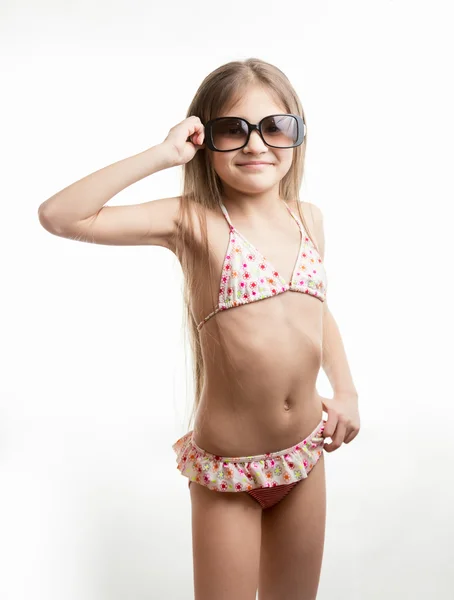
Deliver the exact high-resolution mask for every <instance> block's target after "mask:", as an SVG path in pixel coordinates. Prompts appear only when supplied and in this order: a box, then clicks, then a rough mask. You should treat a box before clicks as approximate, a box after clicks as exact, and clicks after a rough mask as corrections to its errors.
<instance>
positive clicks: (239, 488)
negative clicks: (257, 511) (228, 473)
mask: <svg viewBox="0 0 454 600" xmlns="http://www.w3.org/2000/svg"><path fill="white" fill-rule="evenodd" d="M235 490H236V491H237V492H241V490H242V487H241V483H235Z"/></svg>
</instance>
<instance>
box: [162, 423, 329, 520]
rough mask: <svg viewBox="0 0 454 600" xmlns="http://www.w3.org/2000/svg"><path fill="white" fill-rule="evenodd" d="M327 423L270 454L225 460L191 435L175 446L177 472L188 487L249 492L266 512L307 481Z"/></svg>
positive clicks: (320, 424)
mask: <svg viewBox="0 0 454 600" xmlns="http://www.w3.org/2000/svg"><path fill="white" fill-rule="evenodd" d="M324 428H325V421H324V420H323V417H322V419H321V420H320V422H319V424H318V425H317V427H316V428H315V429H314V431H312V433H310V434H309V435H308V436H307V437H305V438H304V439H303V440H301V442H299V443H298V444H295V445H294V446H291V447H290V448H285V450H279V451H276V452H270V453H267V454H259V455H256V456H237V457H226V456H218V455H216V454H210V453H209V452H206V451H205V450H203V449H202V448H200V447H199V446H197V444H196V443H195V442H194V431H193V430H191V431H188V432H187V433H186V434H185V435H184V436H183V437H181V438H180V439H179V440H178V441H177V442H175V444H173V445H172V448H173V449H174V451H175V453H176V455H177V457H176V460H177V469H178V470H179V471H180V472H181V474H182V475H184V476H185V477H188V479H189V482H188V486H190V485H191V483H198V484H199V485H203V486H205V487H207V488H209V489H210V490H213V491H216V492H247V493H248V494H249V495H250V496H252V497H253V498H254V499H255V500H256V501H257V502H258V503H259V504H260V505H261V507H262V508H263V509H266V508H270V507H271V506H274V505H275V504H277V503H278V502H279V501H280V500H282V498H284V497H285V496H286V495H287V494H288V493H289V492H290V491H291V490H292V489H293V487H295V485H296V484H297V483H299V482H300V481H302V480H303V479H306V477H307V476H308V475H309V473H310V471H311V470H312V469H313V468H314V466H315V465H316V464H317V462H318V460H319V459H320V456H321V455H322V451H323V444H324V438H323V436H322V432H323V430H324Z"/></svg>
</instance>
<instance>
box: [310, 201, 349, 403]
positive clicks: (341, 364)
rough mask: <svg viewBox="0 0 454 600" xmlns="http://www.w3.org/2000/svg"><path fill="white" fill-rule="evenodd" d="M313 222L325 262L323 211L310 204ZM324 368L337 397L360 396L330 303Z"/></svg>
mask: <svg viewBox="0 0 454 600" xmlns="http://www.w3.org/2000/svg"><path fill="white" fill-rule="evenodd" d="M308 212H310V215H311V220H312V222H313V225H314V231H315V239H316V242H317V246H318V250H319V254H320V258H321V259H322V261H324V260H325V231H324V227H323V214H322V211H321V210H320V209H319V208H318V206H316V205H315V204H312V203H311V204H309V211H308ZM322 368H323V370H324V371H325V373H326V375H327V377H328V379H329V382H330V384H331V387H332V388H333V392H334V394H335V395H342V394H345V395H349V396H353V397H354V396H356V397H357V396H358V393H357V391H356V388H355V384H354V383H353V378H352V374H351V372H350V367H349V366H348V361H347V356H346V354H345V348H344V344H343V342H342V338H341V334H340V331H339V327H338V325H337V323H336V320H335V318H334V317H333V315H332V313H331V311H330V309H329V308H328V303H327V301H326V299H325V301H324V302H323V344H322Z"/></svg>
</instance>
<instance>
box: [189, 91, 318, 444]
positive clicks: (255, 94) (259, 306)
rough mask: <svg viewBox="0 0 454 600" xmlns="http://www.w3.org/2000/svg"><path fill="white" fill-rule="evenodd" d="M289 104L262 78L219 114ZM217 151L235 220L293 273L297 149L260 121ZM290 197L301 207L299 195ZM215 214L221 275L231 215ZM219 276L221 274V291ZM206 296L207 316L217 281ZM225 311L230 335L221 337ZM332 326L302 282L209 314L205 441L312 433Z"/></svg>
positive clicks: (269, 440) (201, 310)
mask: <svg viewBox="0 0 454 600" xmlns="http://www.w3.org/2000/svg"><path fill="white" fill-rule="evenodd" d="M280 112H287V111H286V110H285V108H284V107H283V106H281V105H280V104H278V103H277V102H276V100H275V99H274V98H273V97H272V96H271V95H270V94H269V93H267V92H266V91H264V90H263V89H262V88H260V87H254V88H252V89H249V90H248V93H247V94H244V95H243V97H242V99H241V101H240V102H239V103H238V104H236V105H234V106H231V107H229V108H228V110H226V111H224V113H223V114H221V115H219V116H238V117H244V118H246V119H247V120H248V121H249V122H251V123H257V122H258V121H259V120H260V119H261V118H263V117H264V116H266V115H270V114H273V113H280ZM210 156H211V161H212V164H213V167H214V169H215V170H216V172H217V173H218V175H219V177H220V178H221V179H222V181H223V185H224V197H223V202H224V204H225V206H226V208H227V210H228V212H229V215H230V218H231V220H232V223H233V224H234V226H235V227H236V228H238V229H239V231H241V233H242V234H244V235H245V236H246V238H247V239H248V240H249V241H250V242H251V243H252V244H254V246H255V247H256V248H257V249H258V250H259V251H260V252H261V253H262V254H264V255H265V256H266V257H267V259H268V260H269V261H270V262H271V263H272V264H273V266H274V267H275V268H276V269H277V270H278V271H279V272H280V273H281V274H282V275H283V276H284V277H285V279H286V280H287V281H288V280H289V279H290V275H291V273H292V270H293V267H294V265H295V261H296V257H297V254H298V249H299V244H300V232H299V230H298V227H297V225H296V223H295V221H294V220H293V218H292V217H291V215H290V214H289V213H288V211H287V210H286V208H285V206H284V205H283V203H282V202H281V201H280V199H279V182H280V180H281V179H282V178H283V177H284V175H285V174H286V173H287V172H288V170H289V169H290V166H291V163H292V159H293V149H292V148H290V149H276V148H269V147H268V146H266V145H265V144H264V143H263V141H262V140H261V138H260V136H259V134H258V133H257V132H255V131H254V132H252V134H251V137H250V139H249V142H248V145H247V146H246V147H245V148H242V149H241V150H237V151H233V152H211V153H210ZM247 160H264V161H267V162H270V163H272V164H271V165H268V166H265V167H264V168H262V169H245V168H244V167H241V166H239V163H242V162H245V161H247ZM289 206H290V207H291V208H292V209H293V210H294V212H295V211H296V210H297V209H296V205H295V204H293V205H292V203H289ZM207 221H208V237H209V240H210V242H211V244H212V254H213V256H212V260H213V270H214V273H219V278H220V273H221V270H222V262H223V259H224V255H225V250H226V247H227V242H228V235H229V229H228V224H227V222H226V220H225V218H224V216H223V214H222V212H221V210H220V209H217V210H216V211H212V212H210V213H209V214H208V215H207ZM310 222H311V220H310V219H309V223H310ZM219 278H218V277H216V278H215V281H213V282H212V286H213V288H212V289H213V292H214V293H216V290H217V289H218V287H219ZM206 296H207V297H206V299H204V298H202V299H201V301H200V306H198V305H197V304H195V305H194V312H195V314H196V315H197V316H198V317H200V320H201V319H202V318H203V317H204V316H206V315H207V314H208V313H209V312H211V310H210V309H209V294H208V291H207V294H206ZM204 300H205V301H204ZM215 320H217V324H218V325H219V327H221V329H222V336H223V339H224V341H225V345H220V344H218V343H217V341H216V337H215V335H214V334H215V333H216V326H215V323H214V321H215ZM322 332H323V303H322V302H321V301H320V300H318V299H317V298H314V297H311V296H310V295H308V294H298V293H293V292H290V293H285V294H281V295H279V296H276V297H274V298H272V299H267V300H262V301H260V302H255V303H252V304H249V305H246V306H242V307H239V308H236V309H231V310H229V311H225V312H220V313H218V314H217V315H216V316H215V317H213V318H212V319H210V320H209V321H207V322H206V323H205V325H204V326H203V327H202V329H201V343H202V351H203V355H204V360H205V366H206V386H205V389H204V393H203V395H202V398H201V403H200V408H199V411H198V414H197V417H196V421H195V424H194V431H195V434H194V439H195V441H196V443H197V444H198V445H200V447H202V448H204V449H205V450H206V451H208V452H212V453H214V454H219V455H223V456H248V455H251V454H262V453H265V452H272V451H276V450H279V449H282V448H287V447H289V446H291V445H293V444H295V443H297V442H298V441H300V440H302V439H303V437H304V436H305V435H307V434H308V433H309V432H310V431H312V430H313V429H314V428H315V427H316V425H317V423H318V422H319V421H320V418H321V415H322V405H321V401H320V398H319V397H318V394H317V392H316V389H315V383H316V379H317V375H318V372H319V369H320V365H321V349H322ZM229 355H230V356H229ZM220 365H222V368H219V367H220Z"/></svg>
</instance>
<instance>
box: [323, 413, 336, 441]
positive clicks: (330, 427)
mask: <svg viewBox="0 0 454 600" xmlns="http://www.w3.org/2000/svg"><path fill="white" fill-rule="evenodd" d="M337 423H338V416H337V415H336V413H335V412H334V411H332V410H330V411H328V418H327V420H326V421H325V429H324V430H323V437H325V438H327V437H330V438H332V437H333V435H334V432H335V431H336V427H337Z"/></svg>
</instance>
